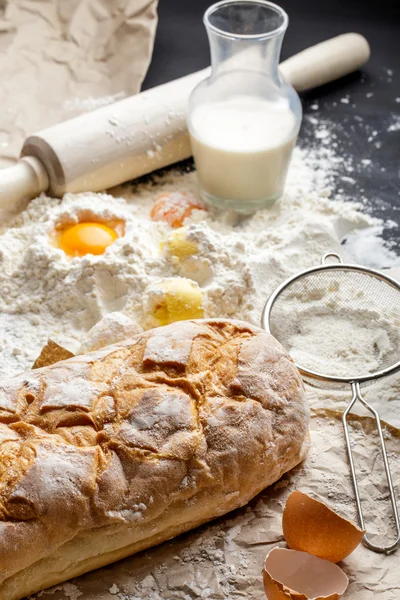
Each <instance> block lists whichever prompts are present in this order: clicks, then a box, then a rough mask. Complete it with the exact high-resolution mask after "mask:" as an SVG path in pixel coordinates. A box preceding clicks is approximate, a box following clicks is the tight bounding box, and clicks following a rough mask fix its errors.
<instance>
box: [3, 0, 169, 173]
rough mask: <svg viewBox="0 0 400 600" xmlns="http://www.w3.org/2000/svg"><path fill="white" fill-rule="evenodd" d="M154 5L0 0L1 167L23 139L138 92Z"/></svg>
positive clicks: (124, 0) (142, 1)
mask: <svg viewBox="0 0 400 600" xmlns="http://www.w3.org/2000/svg"><path fill="white" fill-rule="evenodd" d="M156 11H157V0H41V1H38V0H0V74H1V85H0V106H1V113H0V167H1V166H7V165H8V164H10V163H12V162H13V161H14V160H15V159H16V158H17V157H18V155H19V152H20V149H21V146H22V143H23V141H24V139H25V138H26V137H27V135H29V134H31V133H34V132H35V131H38V130H40V129H43V128H45V127H47V126H49V125H52V124H54V123H58V122H60V121H63V120H65V119H68V118H71V117H74V116H76V115H78V114H81V113H83V112H85V111H88V110H93V109H95V108H98V107H99V106H103V105H105V104H108V103H110V102H112V101H115V100H119V99H121V98H123V97H124V96H128V95H130V94H135V93H136V92H138V91H139V89H140V86H141V83H142V81H143V78H144V76H145V74H146V71H147V68H148V65H149V62H150V58H151V54H152V49H153V41H154V35H155V29H156V25H157V12H156Z"/></svg>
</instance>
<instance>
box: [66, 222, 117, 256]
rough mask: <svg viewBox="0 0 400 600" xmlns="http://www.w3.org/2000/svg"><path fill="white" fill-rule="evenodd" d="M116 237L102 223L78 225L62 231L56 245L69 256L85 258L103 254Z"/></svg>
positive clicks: (111, 230)
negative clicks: (86, 255)
mask: <svg viewBox="0 0 400 600" xmlns="http://www.w3.org/2000/svg"><path fill="white" fill-rule="evenodd" d="M117 237H118V234H117V232H116V231H115V230H114V229H112V228H111V227H109V226H108V225H105V224H103V223H78V224H77V225H71V227H68V228H66V229H63V230H62V231H61V232H60V236H59V241H58V243H59V246H60V248H61V249H62V250H64V252H65V253H66V254H68V255H69V256H85V254H103V252H104V251H105V249H106V248H107V247H108V246H110V245H111V244H112V243H113V242H114V241H115V240H116V239H117Z"/></svg>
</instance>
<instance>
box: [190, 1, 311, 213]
mask: <svg viewBox="0 0 400 600" xmlns="http://www.w3.org/2000/svg"><path fill="white" fill-rule="evenodd" d="M204 23H205V26H206V29H207V33H208V38H209V42H210V49H211V67H212V74H211V76H210V77H209V78H208V79H206V80H204V81H202V82H201V83H200V84H199V85H198V86H197V87H196V88H195V89H194V91H193V92H192V94H191V97H190V101H189V114H188V127H189V132H190V137H191V142H192V150H193V156H194V160H195V164H196V169H197V175H198V179H199V183H200V188H201V193H202V196H203V198H204V199H205V200H206V201H207V202H208V203H209V204H212V205H214V206H218V207H220V208H232V209H234V210H235V211H237V212H240V213H245V214H246V213H252V212H254V211H256V210H257V209H259V208H264V207H268V206H270V205H272V204H273V203H274V202H275V200H276V199H277V198H279V197H280V196H281V195H282V193H283V189H284V184H285V179H286V174H287V170H288V166H289V162H290V157H291V153H292V150H293V147H294V145H295V142H296V138H297V134H298V132H299V128H300V124H301V116H302V109H301V103H300V99H299V97H298V95H297V93H296V92H295V91H294V89H293V88H292V87H291V86H290V85H289V84H287V83H286V82H284V81H283V80H282V79H281V77H280V75H279V72H278V63H279V54H280V49H281V44H282V40H283V36H284V33H285V31H286V28H287V25H288V17H287V14H286V13H285V11H284V10H282V9H281V8H280V7H279V6H277V5H276V4H272V3H271V2H266V1H264V0H223V1H222V2H218V3H217V4H214V5H213V6H211V7H210V8H209V9H208V10H207V12H206V13H205V15H204Z"/></svg>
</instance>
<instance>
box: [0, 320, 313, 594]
mask: <svg viewBox="0 0 400 600" xmlns="http://www.w3.org/2000/svg"><path fill="white" fill-rule="evenodd" d="M308 420H309V411H308V406H307V401H306V397H305V393H304V389H303V384H302V381H301V378H300V375H299V373H298V371H297V369H296V367H295V365H294V364H293V361H292V360H291V359H290V357H289V356H288V354H287V353H286V352H285V351H284V349H283V348H282V347H281V346H280V345H279V343H278V342H277V341H276V340H275V339H274V338H272V337H271V336H269V335H268V334H267V333H265V332H264V331H262V330H261V329H258V328H256V327H253V326H251V325H248V324H246V323H243V322H240V321H225V320H199V321H183V322H180V323H174V324H172V325H169V326H167V327H162V328H158V329H154V330H151V331H148V332H146V333H143V334H140V335H138V336H136V337H134V338H132V339H130V340H127V341H126V342H124V343H121V344H118V345H115V346H109V347H108V348H105V349H104V350H101V351H98V352H94V353H91V354H86V355H84V356H81V357H75V358H71V359H69V360H66V361H62V362H60V363H57V364H55V365H52V366H50V367H44V368H42V369H38V370H36V371H34V372H29V373H23V374H22V375H19V376H17V377H14V378H12V379H9V380H6V381H5V380H3V381H1V382H0V600H19V599H20V598H23V597H24V596H26V595H29V594H32V593H33V592H35V591H38V590H40V589H43V588H45V587H48V586H50V585H53V584H56V583H60V582H62V581H65V580H67V579H69V578H71V577H74V576H77V575H80V574H82V573H85V572H87V571H90V570H92V569H95V568H98V567H100V566H103V565H106V564H109V563H111V562H113V561H115V560H119V559H120V558H123V557H125V556H129V555H130V554H133V553H135V552H138V551H140V550H143V549H144V548H148V547H149V546H152V545H154V544H158V543H160V542H162V541H164V540H166V539H169V538H171V537H174V536H175V535H178V534H179V533H181V532H183V531H187V530H189V529H191V528H193V527H197V526H198V525H200V524H201V523H204V522H206V521H209V520H211V519H213V518H215V517H218V516H220V515H222V514H224V513H226V512H228V511H230V510H233V509H235V508H237V507H239V506H242V505H243V504H245V503H247V502H248V501H249V500H250V499H251V498H253V497H254V496H255V495H256V494H257V493H258V492H260V491H261V490H262V489H264V488H265V487H267V486H268V485H270V484H271V483H273V482H274V481H276V480H277V479H279V478H280V477H281V475H282V474H283V473H285V472H286V471H288V470H289V469H291V468H292V467H294V466H295V465H296V464H298V463H299V462H300V461H301V460H302V459H303V457H304V455H305V453H306V452H307V449H308V433H307V432H308Z"/></svg>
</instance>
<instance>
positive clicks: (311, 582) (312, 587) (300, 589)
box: [263, 548, 349, 600]
mask: <svg viewBox="0 0 400 600" xmlns="http://www.w3.org/2000/svg"><path fill="white" fill-rule="evenodd" d="M263 577H264V589H265V593H266V595H267V598H268V600H311V599H312V600H339V598H340V596H341V595H342V594H344V592H345V591H346V589H347V586H348V584H349V580H348V578H347V577H346V575H345V574H344V573H343V571H342V569H340V568H339V567H338V566H337V565H335V564H334V563H332V562H330V561H328V560H323V559H322V558H318V557H317V556H313V555H312V554H308V553H307V552H298V551H297V550H287V549H286V548H273V549H272V550H271V552H270V553H269V554H268V555H267V558H266V559H265V564H264V570H263Z"/></svg>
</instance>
